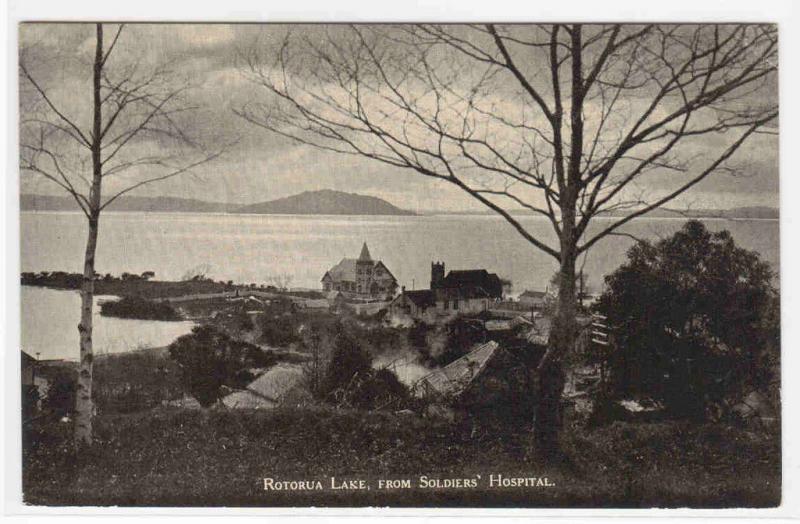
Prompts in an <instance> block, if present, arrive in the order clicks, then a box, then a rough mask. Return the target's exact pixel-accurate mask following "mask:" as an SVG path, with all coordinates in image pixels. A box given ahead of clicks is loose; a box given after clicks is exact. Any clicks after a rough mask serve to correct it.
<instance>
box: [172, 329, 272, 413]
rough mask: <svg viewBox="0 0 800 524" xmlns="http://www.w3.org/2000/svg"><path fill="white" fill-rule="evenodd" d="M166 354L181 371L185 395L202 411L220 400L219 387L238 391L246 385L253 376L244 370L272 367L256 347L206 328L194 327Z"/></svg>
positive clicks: (265, 355) (269, 356)
mask: <svg viewBox="0 0 800 524" xmlns="http://www.w3.org/2000/svg"><path fill="white" fill-rule="evenodd" d="M168 350H169V355H170V357H171V358H172V359H174V360H175V361H176V362H177V363H178V365H179V366H180V367H181V371H182V373H183V381H184V384H185V386H186V388H187V389H188V391H189V394H190V395H192V396H193V397H194V398H196V399H197V401H198V402H199V403H200V405H202V406H203V407H207V406H210V405H212V404H213V403H214V402H216V401H217V400H219V399H220V398H221V397H222V395H223V390H222V386H229V387H234V388H241V387H244V386H245V385H246V384H247V383H249V382H250V381H251V380H252V379H253V376H252V374H251V373H250V372H249V371H247V370H248V368H251V367H267V366H269V365H272V364H274V363H275V358H274V356H273V355H271V354H268V353H265V352H263V351H261V349H260V348H259V347H258V346H254V345H252V344H248V343H247V342H241V341H238V340H234V339H232V338H230V337H229V336H228V335H226V334H224V333H222V332H220V331H217V330H215V329H214V328H212V327H210V326H198V327H195V328H194V329H192V332H191V333H190V334H188V335H183V336H182V337H179V338H177V339H176V340H175V341H174V342H173V343H172V344H170V345H169V348H168Z"/></svg>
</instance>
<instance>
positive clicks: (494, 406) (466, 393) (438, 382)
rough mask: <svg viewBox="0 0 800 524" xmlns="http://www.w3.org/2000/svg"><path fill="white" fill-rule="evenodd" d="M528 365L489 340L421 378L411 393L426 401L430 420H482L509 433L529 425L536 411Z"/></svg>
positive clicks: (502, 346) (503, 347)
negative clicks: (520, 425) (531, 414)
mask: <svg viewBox="0 0 800 524" xmlns="http://www.w3.org/2000/svg"><path fill="white" fill-rule="evenodd" d="M529 366H530V364H529V363H528V362H527V361H526V360H525V359H523V358H520V356H518V355H516V354H515V353H514V352H513V351H510V350H509V349H507V348H506V347H505V346H504V345H501V344H498V343H497V342H496V341H489V342H485V343H483V344H477V345H475V346H473V349H472V350H471V351H470V352H469V353H467V354H466V355H464V356H462V357H461V358H459V359H457V360H454V361H453V362H451V363H449V364H448V365H446V366H445V367H443V368H440V369H437V370H435V371H433V372H432V373H430V374H428V375H426V376H424V377H422V378H421V379H420V380H419V381H417V382H416V383H415V385H414V386H413V387H412V393H413V394H414V395H415V396H417V397H420V398H424V399H426V400H428V402H429V405H428V408H427V409H426V411H425V412H426V414H427V415H428V416H437V415H438V416H445V417H447V418H449V419H451V420H457V419H461V420H464V418H470V419H472V420H474V421H477V420H479V419H483V421H484V422H489V421H494V424H495V425H494V426H493V427H502V428H508V427H509V426H514V425H517V424H525V421H526V420H528V419H529V416H530V413H532V412H533V404H534V400H535V398H534V395H533V394H532V392H533V391H534V388H532V387H531V382H530V372H529V369H528V368H529ZM475 427H476V426H473V430H474V429H475ZM484 427H485V426H484Z"/></svg>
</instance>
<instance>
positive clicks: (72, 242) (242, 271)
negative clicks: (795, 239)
mask: <svg viewBox="0 0 800 524" xmlns="http://www.w3.org/2000/svg"><path fill="white" fill-rule="evenodd" d="M20 220H21V224H20V227H21V232H20V233H21V238H22V246H21V269H22V271H54V270H62V271H70V272H79V271H81V268H82V261H83V250H84V245H85V237H86V224H85V217H84V216H83V215H81V214H79V213H66V212H25V213H22V214H21V218H20ZM519 220H520V222H521V223H522V224H523V225H524V226H525V227H527V228H528V229H529V230H530V231H532V232H533V233H534V234H536V235H538V236H539V237H540V238H543V239H546V240H547V241H549V243H550V244H551V245H553V244H554V240H555V236H554V234H553V233H552V230H551V228H550V225H549V223H548V222H547V221H546V219H544V218H540V217H535V216H529V217H521V218H520V219H519ZM609 220H612V219H599V220H597V221H596V222H595V224H593V227H592V228H591V229H590V231H589V232H590V233H591V232H592V231H597V230H599V228H600V227H602V226H603V224H604V223H605V224H607V223H608V221H609ZM684 222H685V220H684V219H664V218H652V219H648V218H645V219H639V220H636V221H634V222H633V223H631V224H629V225H627V226H626V227H625V228H624V231H625V232H627V233H630V234H633V235H635V236H637V237H639V238H656V237H661V236H666V235H669V234H671V233H672V232H674V231H675V230H676V229H678V228H680V227H681V225H682V224H683V223H684ZM705 222H706V224H707V225H708V227H709V228H710V229H712V230H720V229H728V230H730V231H731V233H732V234H733V237H734V239H735V241H736V242H737V244H738V245H740V246H742V247H745V248H747V249H752V250H755V251H758V252H759V253H761V255H762V258H763V259H764V260H766V261H768V262H770V263H771V264H772V265H773V267H774V268H775V269H776V270H777V269H778V263H779V248H778V246H779V244H778V240H779V231H778V229H779V228H778V221H776V220H742V221H739V220H736V221H732V220H725V219H719V220H717V219H712V220H705ZM365 241H366V242H367V243H368V245H369V249H370V252H371V253H372V256H373V258H375V259H380V260H383V262H384V263H385V264H386V266H387V267H388V268H389V270H390V271H391V272H392V273H393V274H394V275H395V277H396V278H397V280H398V281H399V283H400V285H401V286H406V287H407V288H409V289H411V288H417V289H423V288H427V287H428V284H429V281H430V263H431V261H433V260H441V261H444V262H445V263H446V267H447V269H468V268H486V269H488V270H489V271H492V272H496V273H498V274H499V275H500V276H502V277H505V278H510V279H511V280H512V282H513V286H514V291H515V292H520V291H522V290H524V289H544V287H545V285H546V284H547V282H548V281H549V280H550V277H551V276H552V274H553V272H554V271H555V270H556V268H557V264H556V261H555V260H554V259H552V258H551V257H550V256H549V255H546V254H544V253H542V252H540V251H539V250H537V249H535V248H534V247H533V246H531V245H530V244H529V243H528V242H527V241H526V240H525V239H523V238H522V237H521V236H520V235H519V234H518V233H517V232H516V231H515V230H514V229H513V228H512V227H511V226H510V225H509V224H507V223H506V222H505V221H504V220H503V219H502V218H500V217H495V216H460V215H441V216H416V217H363V216H359V217H347V216H283V215H233V214H170V213H106V214H104V215H103V217H102V219H101V224H100V238H99V243H98V250H97V271H98V272H99V273H101V274H104V273H113V274H120V273H122V272H124V271H127V272H130V273H142V272H143V271H148V270H152V271H155V273H156V278H158V279H165V280H171V279H179V278H181V277H182V276H183V275H184V274H186V273H187V272H188V271H190V270H193V269H195V268H198V267H205V268H206V269H207V270H208V275H209V276H210V277H212V278H214V279H215V280H234V281H236V282H256V283H264V282H267V281H268V280H269V278H270V277H274V276H278V275H291V277H292V282H291V285H292V286H295V287H307V288H319V287H320V279H321V278H322V275H323V274H324V273H325V271H326V270H327V269H328V268H330V267H331V266H332V265H334V264H336V263H337V262H338V261H339V260H340V259H341V258H342V257H357V256H358V254H359V252H360V249H361V244H362V243H363V242H365ZM632 243H633V240H631V239H630V238H627V237H619V236H614V237H608V238H606V239H604V240H601V241H600V242H598V243H597V244H596V245H595V246H594V247H593V248H592V249H591V250H590V252H589V254H588V258H587V260H586V264H585V272H586V274H587V275H588V282H589V285H590V287H591V288H594V290H598V289H599V287H600V285H601V283H602V277H603V275H605V274H607V273H609V272H611V271H613V270H614V269H615V268H616V267H617V266H619V265H620V264H621V263H622V262H623V261H624V259H625V252H626V250H627V249H628V247H630V245H631V244H632ZM582 261H583V259H582V258H581V260H580V261H579V264H580V263H581V262H582ZM39 291H40V292H41V293H42V294H40V295H35V296H32V295H31V293H29V292H28V291H26V290H25V289H23V297H22V299H23V309H22V312H23V319H27V320H26V321H25V322H23V324H24V325H23V333H22V335H23V343H25V341H26V340H27V341H28V342H31V341H33V340H34V334H33V333H31V331H35V332H37V333H36V334H35V337H39V340H42V341H45V342H47V343H55V341H57V340H58V339H59V337H67V336H71V335H70V334H71V333H72V332H75V337H76V339H75V340H76V342H75V347H77V330H76V329H75V326H76V324H77V317H76V318H71V317H67V315H71V314H72V313H71V312H72V311H74V313H75V314H77V311H78V306H77V302H75V305H74V308H73V307H72V306H71V305H68V304H67V301H69V300H77V294H76V293H69V292H47V291H42V290H39ZM50 293H59V296H61V295H60V294H61V293H67V294H68V296H70V297H71V298H69V299H66V298H59V299H52V301H51V299H49V298H46V296H47V297H49V296H50ZM53 296H55V295H53ZM32 301H34V302H33V303H31V302H32ZM62 308H67V309H66V310H64V312H63V313H59V312H58V311H60V310H61V309H62ZM28 315H31V316H30V317H29V316H28ZM54 315H55V316H56V317H58V318H61V317H62V316H63V317H64V323H63V324H62V323H61V321H60V320H59V321H58V322H54V321H53V320H52V318H53V316H54ZM112 322H114V323H117V322H123V323H126V322H131V324H122V325H120V324H115V327H114V328H110V327H107V326H108V325H110V323H112ZM151 324H165V323H161V322H158V323H148V322H139V321H127V320H119V319H113V320H112V319H107V318H105V317H103V318H100V319H98V323H97V326H98V330H106V332H107V333H109V334H111V333H112V332H113V333H115V334H114V337H117V339H114V337H112V338H110V339H102V338H100V339H97V346H98V347H99V348H101V349H102V347H106V346H107V347H108V348H109V349H108V350H109V351H112V350H116V349H114V348H117V347H123V346H125V345H126V344H127V343H122V342H120V341H119V340H120V339H119V337H122V338H124V339H125V340H130V341H136V340H137V337H138V342H136V343H137V344H139V345H146V344H160V343H163V341H164V340H165V339H166V337H167V336H172V333H173V332H172V331H171V330H172V329H173V328H174V329H175V330H176V331H180V329H179V328H180V326H178V325H175V324H173V327H170V328H168V329H167V328H164V330H163V333H164V336H163V337H162V336H161V334H158V335H157V336H156V335H155V332H154V331H150V332H149V335H148V334H147V330H149V329H151V328H152V326H151ZM65 329H66V331H64V330H65ZM183 329H186V328H185V327H183ZM26 331H29V332H28V333H27V334H26ZM43 331H47V332H51V333H50V334H45V333H41V332H43ZM156 331H158V333H162V328H158V329H157V330H156ZM147 336H150V337H152V340H148V339H147V338H146V337H147ZM167 342H168V340H167ZM132 343H133V342H132ZM42 357H43V358H44V352H43V353H42Z"/></svg>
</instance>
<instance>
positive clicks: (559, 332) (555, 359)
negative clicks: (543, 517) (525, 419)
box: [533, 249, 577, 456]
mask: <svg viewBox="0 0 800 524" xmlns="http://www.w3.org/2000/svg"><path fill="white" fill-rule="evenodd" d="M573 252H574V249H573V250H572V251H570V250H567V251H565V252H564V255H562V259H561V269H560V270H559V286H558V303H557V305H556V312H555V315H554V317H553V324H552V326H551V329H550V340H549V343H548V344H549V347H548V349H547V352H546V353H545V356H544V357H543V359H542V362H540V364H539V366H538V367H537V370H536V384H537V387H536V402H537V405H536V408H535V414H534V428H533V435H534V441H535V444H536V447H537V449H539V450H540V451H541V452H542V453H543V454H545V455H548V456H554V455H555V454H557V452H558V450H559V445H558V435H559V432H560V430H561V426H562V417H561V394H562V392H563V390H564V383H565V375H564V368H563V364H562V362H563V357H564V355H566V354H567V353H569V352H570V351H572V348H573V347H574V346H575V334H576V329H575V315H576V313H577V301H576V299H575V257H574V256H572V255H571V253H573Z"/></svg>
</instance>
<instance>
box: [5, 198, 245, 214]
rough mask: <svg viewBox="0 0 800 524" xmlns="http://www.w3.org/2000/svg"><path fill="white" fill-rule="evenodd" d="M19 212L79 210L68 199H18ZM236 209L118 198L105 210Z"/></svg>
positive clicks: (183, 201) (190, 202)
mask: <svg viewBox="0 0 800 524" xmlns="http://www.w3.org/2000/svg"><path fill="white" fill-rule="evenodd" d="M19 207H20V210H22V211H78V210H79V209H80V208H79V207H78V204H77V203H76V202H75V200H74V199H73V198H72V197H71V196H51V195H30V194H23V195H20V199H19ZM235 207H236V206H235V205H230V204H223V203H220V202H204V201H202V200H194V199H191V198H176V197H139V196H121V197H119V198H118V199H116V200H115V201H114V202H112V203H111V205H110V206H108V210H109V211H147V212H162V213H165V212H172V213H224V212H227V211H231V210H233V209H234V208H235Z"/></svg>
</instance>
